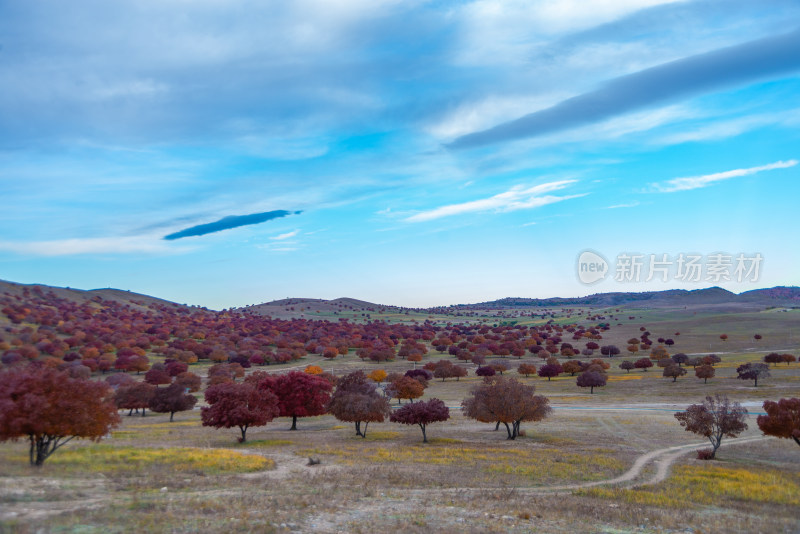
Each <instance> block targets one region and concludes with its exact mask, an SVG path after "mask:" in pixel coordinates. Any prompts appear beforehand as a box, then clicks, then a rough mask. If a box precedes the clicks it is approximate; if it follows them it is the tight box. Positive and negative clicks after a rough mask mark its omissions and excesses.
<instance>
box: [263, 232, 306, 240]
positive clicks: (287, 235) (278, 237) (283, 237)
mask: <svg viewBox="0 0 800 534" xmlns="http://www.w3.org/2000/svg"><path fill="white" fill-rule="evenodd" d="M299 233H300V230H292V231H291V232H286V233H285V234H280V235H276V236H274V237H270V239H272V240H274V241H284V240H286V239H291V238H292V237H294V236H296V235H297V234H299Z"/></svg>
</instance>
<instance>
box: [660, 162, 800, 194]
mask: <svg viewBox="0 0 800 534" xmlns="http://www.w3.org/2000/svg"><path fill="white" fill-rule="evenodd" d="M797 163H798V161H797V160H794V159H790V160H788V161H776V162H775V163H770V164H769V165H761V166H759V167H749V168H747V169H734V170H732V171H725V172H717V173H714V174H706V175H703V176H689V177H686V178H675V179H673V180H668V181H666V182H663V183H654V184H650V185H651V186H652V188H653V189H654V190H655V191H657V192H660V193H674V192H676V191H689V190H690V189H700V188H701V187H708V186H709V185H712V184H714V183H716V182H721V181H723V180H729V179H731V178H737V177H739V176H748V175H750V174H757V173H759V172H763V171H771V170H775V169H786V168H789V167H794V166H795V165H797Z"/></svg>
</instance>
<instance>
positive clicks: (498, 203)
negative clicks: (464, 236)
mask: <svg viewBox="0 0 800 534" xmlns="http://www.w3.org/2000/svg"><path fill="white" fill-rule="evenodd" d="M575 182H576V180H560V181H557V182H548V183H545V184H540V185H535V186H533V187H524V186H516V187H513V188H511V189H509V190H508V191H505V192H504V193H499V194H497V195H494V196H491V197H489V198H483V199H479V200H472V201H470V202H462V203H460V204H449V205H447V206H441V207H438V208H434V209H432V210H427V211H423V212H420V213H417V214H415V215H412V216H410V217H407V218H406V219H404V220H405V221H406V222H423V221H432V220H434V219H440V218H442V217H450V216H452V215H461V214H464V213H475V212H483V211H504V212H505V211H516V210H521V209H532V208H539V207H542V206H546V205H547V204H554V203H556V202H561V201H563V200H568V199H571V198H577V197H581V196H584V194H580V195H569V196H556V195H544V193H550V192H552V191H558V190H560V189H564V188H565V187H568V186H569V185H571V184H573V183H575Z"/></svg>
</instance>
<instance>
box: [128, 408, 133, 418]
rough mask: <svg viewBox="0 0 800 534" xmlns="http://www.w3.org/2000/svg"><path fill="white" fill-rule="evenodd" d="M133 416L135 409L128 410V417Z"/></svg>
mask: <svg viewBox="0 0 800 534" xmlns="http://www.w3.org/2000/svg"><path fill="white" fill-rule="evenodd" d="M132 415H133V408H131V409H130V410H128V417H130V416H132Z"/></svg>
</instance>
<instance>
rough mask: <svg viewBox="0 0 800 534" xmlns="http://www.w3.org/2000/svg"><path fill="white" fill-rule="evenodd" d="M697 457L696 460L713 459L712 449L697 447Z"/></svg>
mask: <svg viewBox="0 0 800 534" xmlns="http://www.w3.org/2000/svg"><path fill="white" fill-rule="evenodd" d="M697 459H698V460H713V459H714V450H713V449H697Z"/></svg>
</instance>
